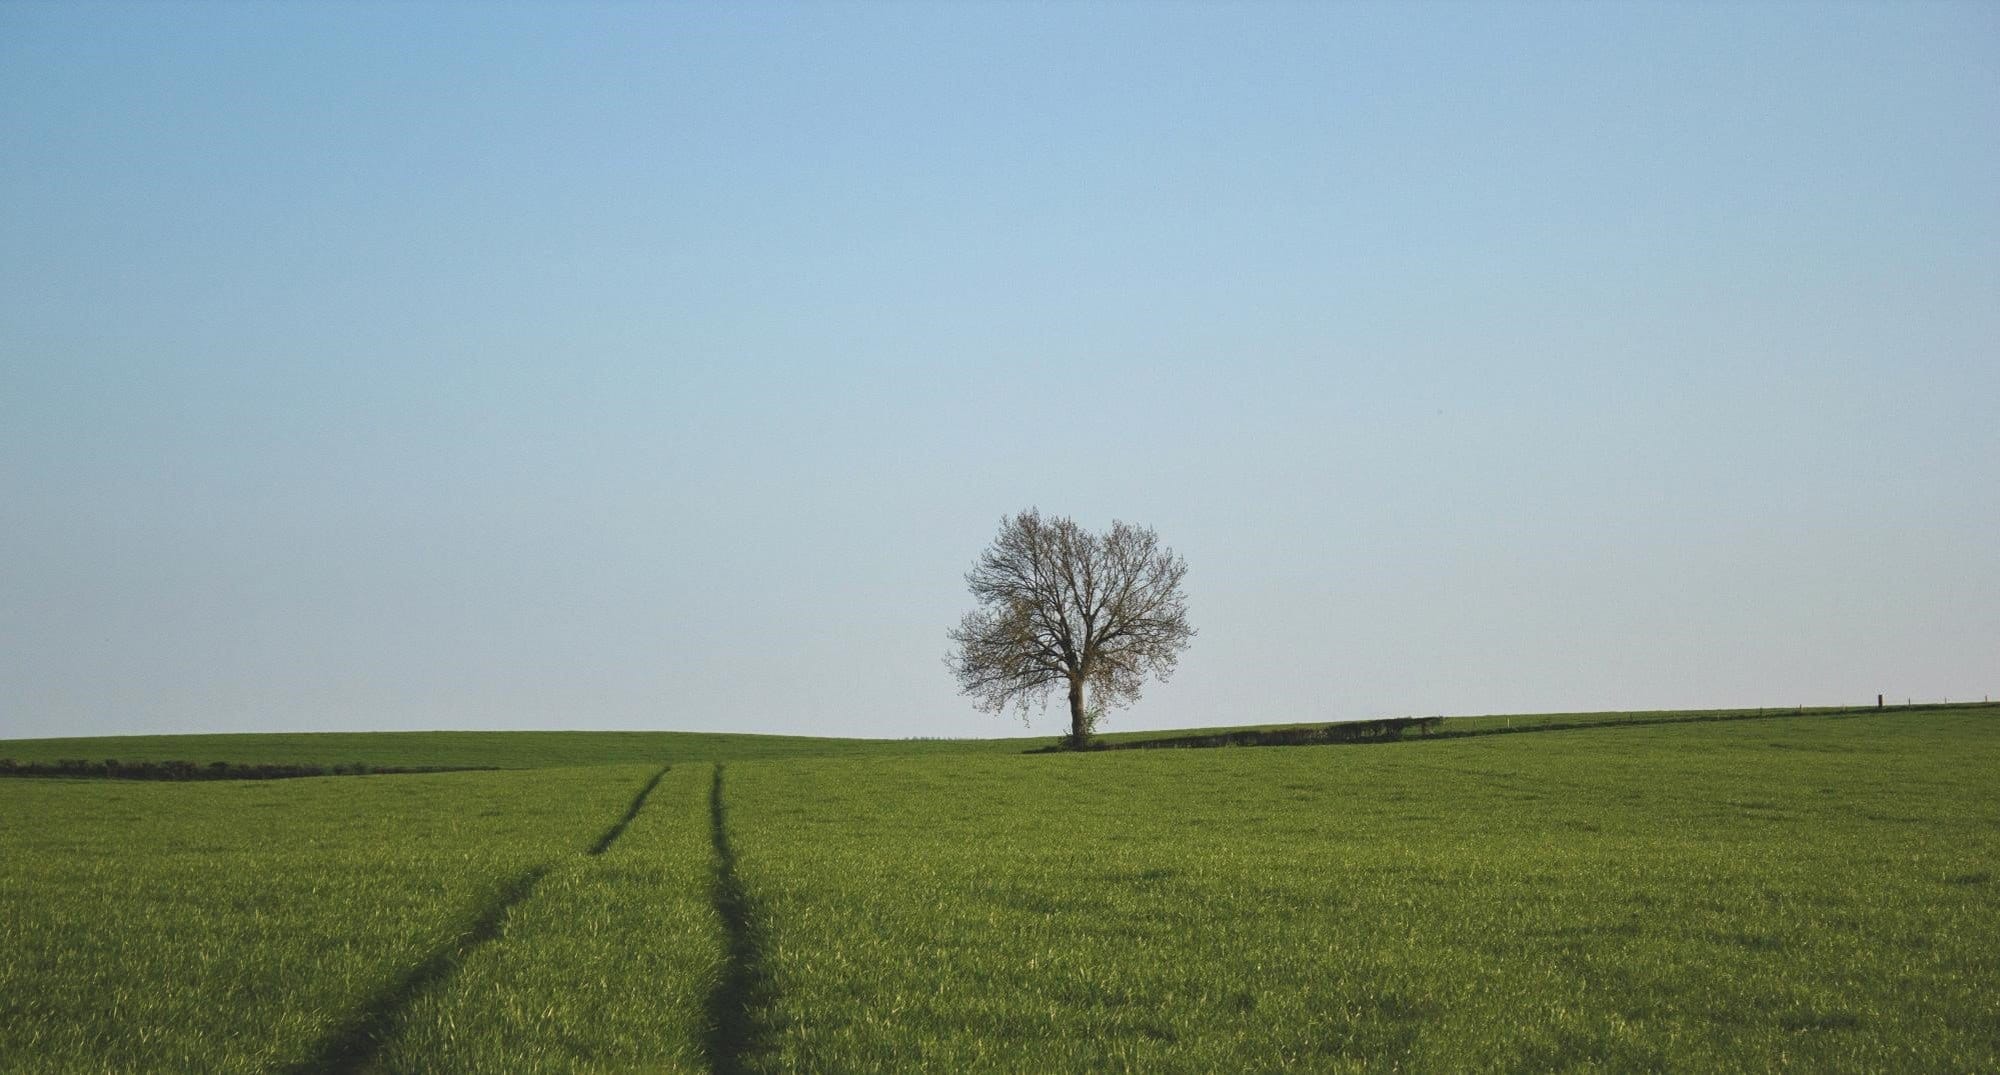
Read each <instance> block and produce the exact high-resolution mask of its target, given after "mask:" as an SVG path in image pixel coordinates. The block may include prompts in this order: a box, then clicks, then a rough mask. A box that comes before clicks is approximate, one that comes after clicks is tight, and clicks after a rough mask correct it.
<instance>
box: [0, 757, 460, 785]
mask: <svg viewBox="0 0 2000 1075" xmlns="http://www.w3.org/2000/svg"><path fill="white" fill-rule="evenodd" d="M497 768H499V766H496V765H363V764H360V763H358V762H356V763H350V764H340V765H274V764H259V765H240V764H237V763H235V762H227V761H214V762H209V763H208V764H207V765H203V764H201V763H200V762H192V761H119V760H118V759H116V758H106V759H104V760H103V761H86V760H84V759H82V758H64V759H62V760H60V761H52V762H45V761H38V762H17V761H15V760H14V759H12V758H0V777H7V776H67V777H89V778H96V779H100V780H289V779H292V778H295V777H302V776H375V775H388V774H394V773H452V772H461V771H464V770H469V769H497Z"/></svg>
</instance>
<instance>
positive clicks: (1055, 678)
mask: <svg viewBox="0 0 2000 1075" xmlns="http://www.w3.org/2000/svg"><path fill="white" fill-rule="evenodd" d="M1186 575H1187V561H1185V560H1183V559H1181V557H1180V556H1179V555H1177V554H1176V553H1175V552H1174V551H1173V550H1172V549H1170V548H1167V547H1165V546H1163V545H1161V544H1160V540H1159V536H1158V535H1157V534H1155V533H1154V532H1153V530H1152V528H1151V527H1143V526H1133V525H1131V524H1129V523H1123V522H1113V523H1112V524H1111V528H1110V529H1109V530H1106V531H1104V532H1103V533H1101V534H1097V533H1092V532H1090V531H1088V530H1086V529H1084V528H1083V527H1080V526H1078V525H1077V524H1076V522H1075V521H1074V520H1072V519H1068V518H1064V517H1061V516H1056V517H1049V518H1045V517H1043V515H1042V514H1041V512H1039V511H1037V510H1035V509H1033V508H1030V509H1029V510H1027V511H1024V512H1021V513H1019V514H1017V515H1014V516H1012V517H1011V518H1007V519H1003V520H1001V523H1000V533H999V535H998V536H997V537H995V538H994V539H993V544H991V545H989V546H988V547H987V548H986V550H985V551H984V552H982V553H981V554H980V556H979V562H978V563H977V564H976V565H975V566H974V567H973V569H972V570H971V571H970V572H968V573H967V574H966V576H965V581H966V585H967V586H968V587H969V588H970V589H971V591H972V596H973V598H974V599H975V600H976V601H977V602H978V607H977V608H975V609H973V610H972V611H971V612H968V613H966V614H965V616H964V618H963V619H961V620H960V621H959V624H958V627H956V628H955V629H953V630H952V631H951V633H950V638H951V641H952V642H953V643H954V646H955V648H954V649H953V651H952V653H951V655H950V657H949V658H948V662H949V663H950V665H951V668H952V672H953V674H954V675H955V676H956V677H957V679H958V685H959V689H960V690H961V691H962V692H963V693H965V694H967V695H970V696H972V697H973V698H974V699H976V700H977V701H978V704H979V706H980V708H982V709H985V710H987V711H989V712H1000V711H1002V710H1005V709H1007V708H1008V707H1009V706H1013V707H1017V708H1018V709H1019V710H1020V711H1021V713H1022V714H1023V716H1025V715H1026V713H1027V711H1028V709H1029V707H1031V706H1037V705H1046V704H1047V702H1048V698H1049V696H1050V695H1051V694H1052V693H1054V692H1055V691H1056V690H1057V689H1059V688H1060V689H1063V690H1064V691H1065V692H1066V693H1067V695H1068V698H1069V709H1070V734H1069V736H1068V742H1069V744H1070V745H1071V746H1074V747H1083V746H1085V745H1087V744H1088V743H1089V740H1090V735H1091V731H1092V728H1091V725H1092V724H1093V723H1094V721H1093V719H1092V718H1091V714H1092V713H1093V712H1095V710H1092V709H1089V708H1087V707H1086V697H1085V695H1086V690H1088V691H1090V692H1092V693H1094V696H1095V698H1096V701H1097V704H1098V705H1099V706H1105V707H1115V706H1120V705H1125V704H1129V703H1130V702H1133V701H1136V700H1137V699H1138V697H1139V691H1140V688H1141V687H1142V686H1143V685H1144V684H1145V682H1146V680H1147V679H1149V678H1152V679H1166V678H1167V677H1168V676H1170V675H1172V674H1173V671H1174V668H1175V666H1176V665H1177V664H1178V663H1179V660H1180V654H1181V651H1182V650H1183V649H1185V648H1186V647H1187V644H1188V640H1189V639H1190V638H1192V637H1194V633H1195V632H1194V628H1193V627H1190V626H1189V625H1188V619H1187V596H1186V594H1184V593H1183V592H1182V590H1181V581H1182V579H1183V578H1185V577H1186Z"/></svg>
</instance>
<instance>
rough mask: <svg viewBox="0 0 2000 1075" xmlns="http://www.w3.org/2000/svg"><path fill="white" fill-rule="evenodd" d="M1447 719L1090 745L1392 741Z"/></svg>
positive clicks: (1154, 747) (1045, 749)
mask: <svg viewBox="0 0 2000 1075" xmlns="http://www.w3.org/2000/svg"><path fill="white" fill-rule="evenodd" d="M1443 723H1444V718H1443V717H1389V718H1386V719H1383V720H1352V721H1344V722H1342V723H1339V724H1326V725H1320V726H1314V727H1305V728H1268V729H1249V728H1246V729H1243V730H1241V731H1233V732H1213V733H1210V734H1207V735H1175V736H1167V737H1165V738H1161V739H1125V740H1106V739H1099V740H1096V741H1094V742H1092V743H1091V744H1090V746H1089V747H1088V748H1087V749H1090V750H1161V749H1172V748H1176V747H1190V748H1191V747H1294V746H1308V745H1311V744H1314V743H1390V742H1394V741H1396V740H1398V739H1401V738H1402V737H1403V733H1404V732H1407V731H1409V730H1410V729H1412V728H1414V729H1416V730H1417V731H1418V733H1420V734H1422V735H1430V734H1431V732H1432V731H1433V730H1435V729H1436V728H1437V727H1438V725H1440V724H1443ZM1067 749H1069V748H1068V747H1065V746H1062V745H1060V744H1058V745H1056V746H1053V747H1043V748H1041V749H1039V750H1035V751H1030V753H1037V754H1040V753H1054V752H1056V751H1060V750H1067Z"/></svg>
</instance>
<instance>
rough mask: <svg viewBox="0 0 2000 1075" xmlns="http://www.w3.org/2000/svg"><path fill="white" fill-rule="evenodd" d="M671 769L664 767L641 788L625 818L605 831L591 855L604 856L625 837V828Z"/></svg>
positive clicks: (637, 814) (626, 811)
mask: <svg viewBox="0 0 2000 1075" xmlns="http://www.w3.org/2000/svg"><path fill="white" fill-rule="evenodd" d="M671 768H673V766H671V765H667V766H662V767H661V768H660V771H659V772H657V773H654V774H653V779H651V780H648V781H646V786H645V787H643V788H640V789H639V794H637V795H635V796H633V797H632V805H631V806H629V807H627V808H626V809H625V816H624V817H621V818H619V819H618V821H617V823H616V824H614V825H612V826H611V827H610V828H608V829H606V830H604V836H603V837H602V838H600V839H599V840H598V841H597V846H595V847H593V848H591V849H590V853H591V854H593V855H602V854H604V852H605V851H607V850H609V849H610V848H611V844H612V842H613V841H615V840H617V839H618V837H620V836H622V835H624V833H625V826H627V825H630V824H631V823H632V819H633V818H635V817H638V816H639V811H640V810H642V809H644V808H645V806H646V797H647V796H648V795H651V794H652V793H653V789H654V788H657V787H659V786H660V778H661V777H664V776H666V775H667V770H668V769H671Z"/></svg>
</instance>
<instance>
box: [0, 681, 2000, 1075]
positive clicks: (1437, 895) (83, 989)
mask: <svg viewBox="0 0 2000 1075" xmlns="http://www.w3.org/2000/svg"><path fill="white" fill-rule="evenodd" d="M1996 716H2000V707H1984V708H1975V709H1962V710H1954V711H1946V712H1929V713H1911V714H1895V713H1891V714H1889V715H1886V716H1881V717H1874V716H1869V717H1858V718H1853V719H1826V718H1824V717H1809V718H1780V719H1770V720H1753V721H1744V722H1737V723H1698V724H1679V725H1655V726H1640V727H1629V728H1619V729H1604V730H1598V729H1591V730H1579V731H1559V732H1548V733H1544V734H1535V735H1506V736H1494V737H1489V738H1473V739H1456V740H1443V741H1435V742H1429V743H1423V742H1409V743H1403V744H1394V745H1383V746H1366V747H1306V748H1294V749H1276V748H1274V749H1251V750H1219V751H1166V752H1114V753H1103V754H1093V755H1083V756H1075V755H1059V756H1046V755H1045V756H1035V757H1030V756H1023V755H1021V754H1019V753H1018V751H1019V750H1020V749H1021V748H1022V747H1023V746H1027V745H1034V744H1038V743H1040V742H1046V740H1045V739H1043V740H1029V741H1021V740H1014V741H986V742H975V743H923V742H918V743H870V742H866V741H838V740H813V739H784V738H777V737H757V736H699V735H674V734H672V733H655V734H650V735H649V734H645V733H636V734H628V733H420V734H415V735H401V736H399V735H374V736H368V735H356V736H346V737H335V736H326V737H322V736H261V737H255V736H253V737H196V738H186V739H155V740H152V741H150V742H148V741H145V740H126V741H124V745H125V746H126V747H137V748H150V749H156V750H158V751H159V753H157V754H154V755H153V756H155V757H185V756H187V752H186V751H185V750H184V749H181V748H184V747H185V746H186V745H187V744H188V743H190V742H218V743H220V744H221V747H220V748H219V749H229V750H232V751H238V750H240V751H245V752H243V753H238V754H237V759H240V760H279V759H282V760H299V759H300V758H301V755H300V754H299V753H298V751H300V750H301V749H306V750H322V751H326V753H322V754H320V755H318V759H320V760H327V761H336V760H337V761H348V760H367V761H374V762H375V763H377V764H424V763H431V764H437V763H441V759H442V762H443V763H449V762H451V761H457V762H459V763H462V764H467V763H484V764H516V765H522V766H529V765H549V764H554V763H555V762H556V761H558V760H564V759H567V760H590V761H594V762H603V761H607V760H618V759H624V760H630V759H633V758H637V757H641V756H643V759H642V760H645V761H647V762H652V763H653V764H652V765H648V766H643V767H641V766H633V765H625V766H621V767H617V768H609V769H556V770H550V771H546V772H501V773H464V774H446V775H439V776H408V777H366V778H352V779H346V780H308V781H286V782H279V783H275V784H221V785H134V784H124V783H108V782H103V781H69V780H48V781H40V780H36V781H29V780H15V781H0V818H5V819H7V822H6V823H4V824H0V1055H4V1056H14V1057H19V1056H33V1057H37V1058H38V1060H37V1066H36V1067H35V1068H34V1070H72V1069H75V1070H82V1069H93V1070H94V1069H98V1068H102V1067H104V1066H106V1065H109V1066H111V1067H115V1068H129V1069H133V1070H139V1069H147V1068H155V1069H158V1068H184V1069H197V1068H198V1069H202V1070H216V1071H232V1070H246V1071H247V1070H272V1069H275V1068H281V1067H283V1066H285V1065H286V1064H288V1063H291V1062H294V1061H296V1060H298V1059H300V1058H309V1057H312V1056H320V1057H325V1056H329V1055H334V1054H330V1053H328V1052H327V1047H328V1043H329V1042H330V1041H332V1042H336V1043H337V1042H339V1041H340V1040H341V1034H342V1028H343V1027H349V1028H351V1027H354V1026H361V1027H364V1028H368V1029H370V1030H371V1031H372V1032H375V1033H378V1034H379V1035H381V1037H382V1040H383V1042H384V1044H385V1046H386V1050H387V1051H386V1052H385V1053H384V1054H383V1058H384V1059H386V1060H388V1061H389V1062H390V1064H391V1066H392V1067H410V1068H412V1069H414V1068H417V1067H421V1068H424V1069H427V1070H483V1069H490V1068H491V1065H492V1062H493V1060H494V1057H495V1055H497V1054H495V1053H493V1049H494V1048H495V1046H494V1043H495V1042H505V1043H507V1044H506V1049H507V1050H508V1051H509V1052H510V1053H512V1054H513V1055H517V1056H519V1057H523V1058H529V1059H539V1060H540V1061H542V1062H545V1063H546V1065H547V1066H549V1067H551V1068H564V1067H571V1066H574V1067H582V1068H587V1067H592V1066H605V1067H609V1068H621V1067H630V1066H634V1065H637V1066H649V1067H658V1068H661V1069H669V1068H688V1069H697V1068H699V1067H700V1066H703V1065H702V1064H701V1063H700V1062H699V1061H700V1060H705V1061H707V1065H706V1066H716V1065H720V1066H722V1067H727V1068H730V1069H736V1068H738V1067H741V1068H743V1069H746V1070H758V1069H762V1070H773V1071H775V1070H894V1069H911V1068H928V1069H931V1070H1048V1071H1060V1070H1119V1069H1142V1070H1222V1069H1229V1070H1236V1069H1276V1068H1287V1067H1290V1068H1298V1069H1303V1070H1316V1071H1317V1070H1343V1069H1370V1068H1379V1067H1384V1066H1388V1065H1390V1064H1401V1065H1402V1066H1405V1067H1415V1068H1420V1069H1427V1070H1440V1069H1452V1070H1455V1069H1460V1068H1466V1069H1480V1068H1510V1067H1511V1068H1536V1069H1548V1068H1555V1067H1562V1066H1565V1065H1570V1064H1582V1065H1585V1066H1594V1067H1605V1068H1634V1067H1638V1068H1646V1067H1675V1068H1686V1069H1716V1068H1743V1067H1783V1066H1788V1065H1789V1066H1795V1067H1799V1068H1803V1069H1813V1070H1867V1069H1951V1070H1981V1069H1984V1070H1992V1069H1995V1068H2000V1003H1997V1002H1995V1001H1994V1000H1993V999H1992V997H1991V990H1990V988H1989V986H1990V983H1991V982H1992V981H1995V980H2000V883H1996V882H1995V876H1996V874H2000V785H1996V783H1995V782H1994V781H1993V780H1992V778H1991V774H1992V773H1993V772H1995V771H2000V720H1996V719H1994V718H1995V717H1996ZM1487 719H1500V720H1505V719H1507V718H1487ZM1515 719H1532V718H1515ZM1139 734H1158V733H1139ZM41 742H42V743H44V744H47V743H50V742H54V741H46V740H45V741H41ZM104 742H105V741H104V740H71V741H67V743H68V744H71V747H67V748H66V747H56V748H53V752H52V753H50V754H48V755H45V756H48V757H62V756H73V755H74V754H77V753H80V754H81V756H85V757H89V756H92V755H94V754H97V753H99V751H97V750H94V749H85V750H83V751H81V752H77V751H74V749H73V745H74V744H78V743H84V744H98V745H102V744H103V743H104ZM19 745H20V744H19V743H18V742H16V743H0V756H5V755H6V754H8V753H9V751H10V750H12V749H13V748H16V747H18V746H19ZM357 751H367V752H373V753H372V754H363V756H361V757H358V758H357V757H355V756H354V754H355V752H357ZM674 751H678V752H679V755H678V757H679V758H680V760H681V763H680V764H677V765H676V766H675V767H674V768H673V769H672V770H671V771H670V772H669V773H668V774H667V778H666V779H665V780H663V781H662V783H661V784H660V785H659V788H658V790H657V791H656V792H655V794H654V797H653V798H652V799H650V800H648V803H647V805H646V807H645V809H644V810H642V811H641V812H640V813H639V814H638V816H637V817H636V818H634V819H633V821H632V824H631V825H630V827H629V829H628V830H626V831H625V832H624V834H623V835H621V836H620V837H619V839H618V841H617V842H616V843H614V844H613V845H612V846H611V847H610V849H609V850H608V851H607V852H606V853H605V854H604V855H603V856H601V857H589V856H588V855H587V852H588V850H589V848H590V846H592V845H593V844H594V843H595V842H596V841H597V839H598V838H600V837H601V836H602V835H603V834H604V833H605V832H606V826H608V825H609V824H611V822H612V821H614V820H615V819H616V817H617V816H618V815H619V814H620V813H621V811H623V810H624V809H625V808H626V807H627V806H628V805H629V803H630V802H631V796H632V794H633V793H634V792H635V791H636V790H637V789H638V787H639V786H640V785H641V784H642V783H643V781H644V780H645V779H646V778H647V777H648V776H649V775H650V774H651V773H652V772H655V771H657V766H658V764H660V763H661V762H662V761H663V760H673V759H671V758H669V759H662V758H661V757H660V755H661V754H663V753H671V752H674ZM14 753H15V754H16V756H20V753H21V752H19V751H18V750H15V751H14ZM123 753H124V754H127V755H131V756H133V757H139V756H143V754H142V753H141V751H140V750H135V749H125V750H123ZM689 756H694V757H697V758H707V757H719V758H724V759H726V760H727V764H726V766H725V770H726V776H727V781H726V788H727V791H726V794H725V795H724V801H723V804H722V805H723V811H722V813H723V815H724V816H725V818H726V826H725V831H726V833H727V834H728V839H729V842H730V844H731V845H732V846H733V849H734V851H733V854H734V860H735V869H734V873H735V875H736V877H737V879H738V880H739V881H740V883H741V885H742V888H743V891H744V892H745V893H746V894H747V897H748V901H749V906H750V910H751V912H752V915H753V918H752V919H751V926H752V927H754V928H749V929H747V930H746V928H745V926H744V924H743V923H742V922H741V921H740V918H739V919H736V920H735V921H734V922H733V924H732V923H731V921H730V919H731V918H732V916H731V915H730V914H728V913H721V914H718V912H721V911H722V910H723V909H722V907H721V905H720V904H719V903H718V902H716V900H717V896H718V893H719V892H720V891H721V890H720V888H719V887H717V886H707V887H706V888H705V887H704V875H703V873H702V870H703V869H704V868H707V869H714V868H715V865H716V859H715V857H714V856H715V848H714V847H713V846H711V844H710V841H711V840H712V839H713V837H714V834H713V833H712V832H711V831H707V829H706V827H705V825H704V824H703V823H704V821H706V820H708V819H707V818H705V817H704V816H703V811H704V808H705V807H706V806H707V803H706V802H704V801H703V794H702V792H703V789H704V788H705V787H708V786H709V785H705V784H704V782H703V778H704V776H705V775H712V774H713V772H714V769H713V766H712V765H711V764H704V763H702V762H700V761H696V762H688V761H686V759H687V758H688V757H689ZM199 757H200V756H199V755H197V758H199ZM304 757H305V758H306V759H307V760H313V756H311V755H305V756H304ZM202 760H206V759H202ZM530 868H533V869H539V870H544V871H545V872H543V873H540V874H538V875H537V878H538V880H537V883H536V886H535V887H533V888H532V889H531V890H527V891H525V892H522V893H520V896H519V898H518V899H513V898H509V899H507V900H506V901H505V906H504V914H503V915H501V916H500V917H498V918H496V919H493V920H492V924H491V928H490V929H482V928H481V927H479V926H478V923H479V922H480V921H481V915H482V914H483V913H484V911H482V908H485V909H490V908H493V907H495V906H497V905H498V904H497V903H496V901H497V900H499V898H500V897H501V896H502V894H503V893H504V891H505V890H506V887H507V884H508V882H509V880H510V879H512V878H518V877H519V876H521V871H522V870H524V869H530ZM704 898H706V899H707V900H708V901H709V902H708V903H707V904H706V905H703V904H702V903H701V902H700V901H701V900H702V899H704ZM719 919H720V920H723V925H724V927H725V928H724V933H725V935H726V936H725V937H724V940H723V943H722V944H721V946H720V948H719V949H718V947H717V944H716V930H717V923H718V920H719ZM468 930H470V931H471V932H470V933H468V932H467V931H468ZM467 936H474V937H476V939H477V940H478V942H479V943H478V945H477V946H476V949H474V950H468V951H466V952H464V953H462V955H461V956H460V957H458V958H454V959H451V960H448V961H446V962H444V963H439V962H438V961H437V959H436V956H437V953H438V952H439V951H440V950H441V949H440V946H441V945H444V946H447V947H448V946H449V945H450V944H451V943H453V942H452V939H453V938H454V937H458V938H464V937H467ZM746 949H748V950H749V951H748V956H747V957H746V955H745V950H746ZM746 959H747V963H746ZM426 965H430V966H434V967H435V968H436V969H437V972H438V973H437V975H436V976H435V978H432V979H426V980H424V981H423V982H422V983H421V988H414V989H410V990H407V991H403V990H400V988H399V986H398V983H399V982H407V981H408V980H409V979H410V976H411V975H412V973H413V972H415V971H420V970H422V968H423V967H425V966H426ZM730 983H734V985H733V986H732V985H731V984H730ZM766 998H770V1002H769V1004H768V1006H766V1004H765V1003H764V1000H765V999H766ZM746 1002H747V1003H746ZM696 1005H699V1006H700V1009H701V1010H695V1006H696ZM371 1011H376V1012H384V1013H387V1017H386V1018H374V1019H371V1018H370V1017H369V1013H370V1012H371ZM607 1013H614V1014H615V1015H616V1016H617V1017H616V1018H612V1017H611V1016H610V1015H607ZM718 1020H719V1021H720V1022H722V1023H723V1024H725V1025H728V1026H733V1027H741V1026H746V1025H747V1026H748V1027H750V1028H752V1030H753V1031H755V1033H754V1034H753V1035H752V1037H751V1039H750V1040H736V1041H733V1042H718V1041H716V1040H714V1039H711V1040H709V1041H707V1042H702V1043H695V1042H693V1041H692V1038H693V1036H694V1035H696V1034H697V1033H698V1032H699V1030H700V1028H701V1027H702V1026H703V1025H705V1024H706V1023H707V1022H710V1021H718ZM593 1028H594V1029H593ZM697 1045H700V1046H705V1048H697ZM697 1054H703V1055H700V1056H699V1058H698V1056H697Z"/></svg>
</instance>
